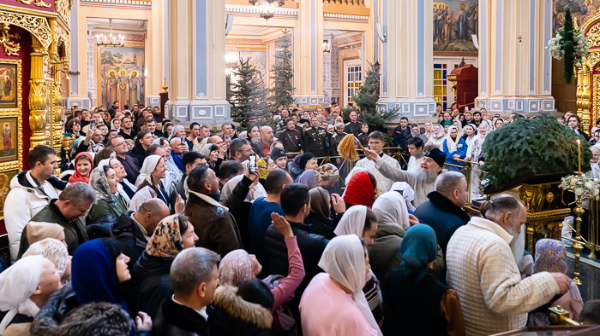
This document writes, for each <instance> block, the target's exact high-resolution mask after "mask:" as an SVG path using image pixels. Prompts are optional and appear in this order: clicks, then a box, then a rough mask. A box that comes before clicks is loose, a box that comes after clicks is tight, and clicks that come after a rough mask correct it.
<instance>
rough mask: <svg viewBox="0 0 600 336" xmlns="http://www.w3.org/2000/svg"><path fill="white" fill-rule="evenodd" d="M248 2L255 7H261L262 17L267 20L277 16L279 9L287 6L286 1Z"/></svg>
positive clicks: (251, 0) (262, 0) (261, 0)
mask: <svg viewBox="0 0 600 336" xmlns="http://www.w3.org/2000/svg"><path fill="white" fill-rule="evenodd" d="M248 2H249V3H250V4H251V5H253V6H257V7H259V11H260V17H261V18H263V19H265V20H268V19H270V18H272V17H273V16H275V10H276V9H277V7H281V6H283V5H284V4H285V0H248Z"/></svg>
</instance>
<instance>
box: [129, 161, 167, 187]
mask: <svg viewBox="0 0 600 336" xmlns="http://www.w3.org/2000/svg"><path fill="white" fill-rule="evenodd" d="M162 159H163V158H162V157H161V156H159V155H148V156H147V157H146V158H145V159H144V164H142V169H140V175H138V177H137V179H136V180H135V187H136V188H138V189H139V188H140V185H141V184H142V183H144V181H148V183H150V185H154V183H152V172H153V171H154V169H156V166H158V163H159V162H160V161H161V160H162Z"/></svg>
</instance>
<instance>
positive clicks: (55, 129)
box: [50, 20, 62, 164]
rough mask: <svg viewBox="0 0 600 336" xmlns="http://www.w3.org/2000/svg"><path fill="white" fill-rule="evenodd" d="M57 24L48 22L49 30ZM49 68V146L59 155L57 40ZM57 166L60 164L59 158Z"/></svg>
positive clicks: (53, 46) (59, 123)
mask: <svg viewBox="0 0 600 336" xmlns="http://www.w3.org/2000/svg"><path fill="white" fill-rule="evenodd" d="M56 25H57V22H56V20H51V21H50V28H51V29H52V31H55V29H56ZM50 68H51V69H52V74H53V77H54V78H53V82H52V84H51V85H52V91H51V96H50V122H51V125H52V126H51V129H50V132H51V135H52V136H51V138H52V140H51V146H52V148H54V150H56V151H57V152H58V153H60V147H61V140H62V132H61V130H62V122H61V118H60V117H61V111H62V107H61V102H62V96H61V94H60V88H61V86H62V81H61V72H62V61H61V60H60V58H59V56H58V39H56V38H55V39H54V42H52V44H51V45H50ZM58 160H59V164H60V158H59V159H58Z"/></svg>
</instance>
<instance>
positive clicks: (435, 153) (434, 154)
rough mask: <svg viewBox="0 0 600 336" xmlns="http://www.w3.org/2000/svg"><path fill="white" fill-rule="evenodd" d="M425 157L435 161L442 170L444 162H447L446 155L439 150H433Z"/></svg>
mask: <svg viewBox="0 0 600 336" xmlns="http://www.w3.org/2000/svg"><path fill="white" fill-rule="evenodd" d="M425 156H426V157H428V158H430V159H432V160H433V161H435V163H437V165H438V166H440V168H443V167H444V162H446V154H444V152H442V151H441V150H439V149H438V148H434V149H432V150H431V151H429V153H427V154H425Z"/></svg>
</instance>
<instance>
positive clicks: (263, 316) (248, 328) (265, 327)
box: [207, 286, 273, 336]
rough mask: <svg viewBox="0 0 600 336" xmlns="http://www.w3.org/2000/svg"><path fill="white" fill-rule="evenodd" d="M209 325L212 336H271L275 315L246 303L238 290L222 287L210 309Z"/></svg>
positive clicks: (255, 305)
mask: <svg viewBox="0 0 600 336" xmlns="http://www.w3.org/2000/svg"><path fill="white" fill-rule="evenodd" d="M207 313H208V324H209V326H210V333H211V335H212V336H230V335H236V336H250V335H252V336H255V335H256V336H269V335H271V327H272V325H273V315H272V314H271V311H270V310H269V309H266V308H264V307H263V306H261V305H259V304H256V303H252V302H248V301H245V300H244V299H243V298H242V297H241V296H239V295H237V288H236V287H232V286H221V287H219V288H217V291H216V292H215V300H214V303H213V305H211V306H210V307H208V309H207Z"/></svg>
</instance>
